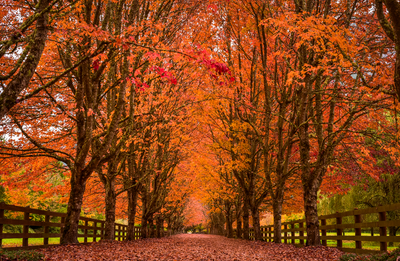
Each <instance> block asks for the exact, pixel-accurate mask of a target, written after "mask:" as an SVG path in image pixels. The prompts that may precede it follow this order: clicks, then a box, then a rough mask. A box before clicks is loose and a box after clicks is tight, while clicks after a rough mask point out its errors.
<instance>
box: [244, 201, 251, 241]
mask: <svg viewBox="0 0 400 261" xmlns="http://www.w3.org/2000/svg"><path fill="white" fill-rule="evenodd" d="M243 238H244V239H246V240H249V238H250V227H249V205H248V203H247V202H246V200H244V202H243Z"/></svg>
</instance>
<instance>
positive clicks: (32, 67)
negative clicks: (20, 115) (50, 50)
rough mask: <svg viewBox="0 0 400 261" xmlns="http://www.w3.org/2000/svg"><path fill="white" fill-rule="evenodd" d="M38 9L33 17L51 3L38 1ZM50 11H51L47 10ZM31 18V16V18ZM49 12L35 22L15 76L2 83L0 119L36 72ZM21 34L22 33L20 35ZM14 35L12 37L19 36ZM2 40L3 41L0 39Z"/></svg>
mask: <svg viewBox="0 0 400 261" xmlns="http://www.w3.org/2000/svg"><path fill="white" fill-rule="evenodd" d="M37 3H38V4H39V6H38V8H37V9H36V12H35V15H37V14H39V13H41V12H43V11H44V10H45V9H46V8H48V7H49V5H50V3H51V1H49V0H44V1H38V2H37ZM49 10H51V9H49ZM32 17H33V16H32ZM48 22H49V11H47V12H44V13H43V14H42V15H41V16H39V17H38V18H37V20H36V26H35V31H34V33H33V34H32V36H33V37H32V38H28V39H30V41H28V43H29V45H28V47H27V48H30V51H29V55H28V56H27V57H26V58H25V59H24V61H23V64H22V65H21V66H20V68H19V70H18V73H17V74H16V76H15V77H14V78H13V79H12V80H11V82H9V83H8V84H7V86H6V87H4V85H3V82H2V92H1V94H0V119H2V118H3V117H4V115H5V114H6V113H8V112H9V111H10V109H11V108H12V107H13V106H14V105H16V104H17V102H18V96H19V95H20V93H21V92H22V91H23V90H24V89H26V88H27V87H28V86H29V83H30V81H31V79H32V77H33V75H34V73H35V71H36V68H37V66H38V64H39V61H40V58H41V57H42V54H43V50H44V47H45V44H46V41H47V34H48V32H49V26H48ZM21 34H22V33H21ZM21 34H20V33H18V34H17V33H15V34H14V35H21ZM2 40H4V39H2Z"/></svg>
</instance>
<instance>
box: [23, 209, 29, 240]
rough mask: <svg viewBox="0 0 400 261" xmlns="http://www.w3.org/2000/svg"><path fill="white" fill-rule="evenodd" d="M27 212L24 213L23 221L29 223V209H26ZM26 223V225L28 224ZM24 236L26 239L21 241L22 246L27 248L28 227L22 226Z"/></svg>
mask: <svg viewBox="0 0 400 261" xmlns="http://www.w3.org/2000/svg"><path fill="white" fill-rule="evenodd" d="M26 211H28V212H24V220H25V221H28V222H29V207H28V208H27V210H26ZM28 222H27V223H28ZM23 233H24V236H26V238H23V239H22V246H24V247H27V246H28V240H29V238H28V234H29V225H24V230H23Z"/></svg>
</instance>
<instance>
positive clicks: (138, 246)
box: [42, 234, 343, 261]
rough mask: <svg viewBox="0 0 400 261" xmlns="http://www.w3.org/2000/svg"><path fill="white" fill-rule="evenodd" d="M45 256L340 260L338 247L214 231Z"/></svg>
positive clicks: (54, 250)
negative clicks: (258, 239)
mask: <svg viewBox="0 0 400 261" xmlns="http://www.w3.org/2000/svg"><path fill="white" fill-rule="evenodd" d="M42 252H43V253H44V255H45V257H46V260H64V261H72V260H82V261H83V260H87V261H98V260H115V261H123V260H124V261H125V260H146V261H147V260H149V261H151V260H177V261H178V260H199V261H200V260H222V261H223V260H230V261H234V260H237V261H239V260H270V261H274V260H277V261H278V260H310V261H312V260H318V261H331V260H339V259H340V256H341V255H342V254H343V253H342V252H341V251H339V250H338V249H335V248H329V247H303V248H297V247H295V246H293V245H288V244H275V243H267V242H255V241H246V240H239V239H230V238H225V237H222V236H215V235H202V234H194V235H187V234H185V235H176V236H172V237H167V238H160V239H144V240H138V241H133V242H99V243H93V244H90V245H67V246H58V247H51V248H48V249H44V250H43V251H42Z"/></svg>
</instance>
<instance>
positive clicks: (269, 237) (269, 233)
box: [268, 227, 272, 242]
mask: <svg viewBox="0 0 400 261" xmlns="http://www.w3.org/2000/svg"><path fill="white" fill-rule="evenodd" d="M268 242H272V227H268Z"/></svg>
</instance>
